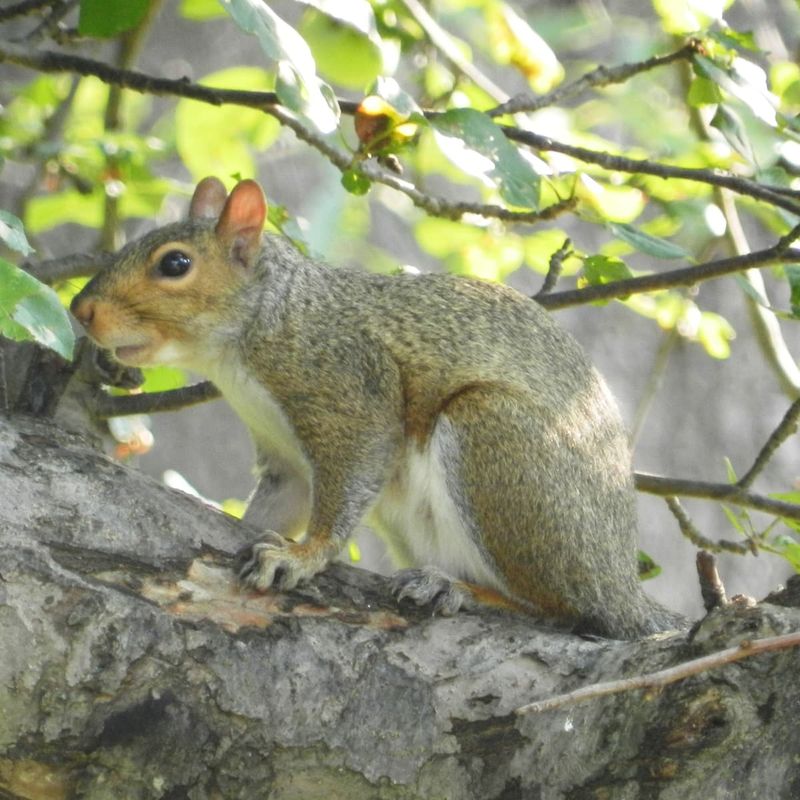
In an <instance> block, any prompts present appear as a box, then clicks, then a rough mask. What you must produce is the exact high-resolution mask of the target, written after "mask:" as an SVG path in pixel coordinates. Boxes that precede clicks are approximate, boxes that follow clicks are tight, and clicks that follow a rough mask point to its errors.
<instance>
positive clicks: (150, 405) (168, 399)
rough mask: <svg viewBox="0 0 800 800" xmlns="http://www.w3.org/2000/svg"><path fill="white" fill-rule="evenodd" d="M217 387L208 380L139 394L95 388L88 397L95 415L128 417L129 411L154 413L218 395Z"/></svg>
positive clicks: (201, 401) (105, 417) (204, 400)
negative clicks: (162, 390)
mask: <svg viewBox="0 0 800 800" xmlns="http://www.w3.org/2000/svg"><path fill="white" fill-rule="evenodd" d="M220 396H221V394H220V391H219V389H217V387H216V386H214V384H213V383H211V382H210V381H202V382H201V383H195V384H193V385H192V386H184V387H182V388H180V389H170V390H168V391H165V392H142V393H141V394H128V395H110V394H106V393H105V392H102V391H98V392H97V394H96V395H94V396H93V397H92V398H91V399H90V400H89V403H88V405H89V407H90V410H91V413H92V414H93V415H94V416H95V417H97V418H98V419H108V418H109V417H127V416H130V415H132V414H155V413H159V412H161V411H177V410H178V409H181V408H187V407H188V406H195V405H199V404H200V403H206V402H208V401H209V400H216V399H217V398H218V397H220Z"/></svg>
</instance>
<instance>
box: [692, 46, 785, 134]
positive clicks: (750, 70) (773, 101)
mask: <svg viewBox="0 0 800 800" xmlns="http://www.w3.org/2000/svg"><path fill="white" fill-rule="evenodd" d="M692 61H693V63H694V65H695V69H696V70H697V72H698V73H699V74H700V75H702V76H703V77H705V78H708V79H709V80H712V81H714V83H716V84H717V85H718V86H720V87H721V88H722V89H724V90H725V91H726V92H728V93H729V94H731V95H733V96H734V97H735V98H737V99H738V100H741V101H742V103H744V104H745V105H746V106H747V108H749V109H750V111H752V113H753V114H754V115H755V116H756V117H757V118H758V119H760V120H761V121H762V122H765V123H766V124H767V125H770V126H772V127H774V126H775V125H776V124H777V117H776V114H775V109H776V107H777V98H776V97H775V95H773V94H772V93H771V92H770V91H769V89H768V88H767V76H766V73H765V72H764V70H763V69H761V67H759V66H758V65H757V64H754V63H753V62H752V61H747V60H746V59H744V58H736V59H734V60H733V63H732V65H731V66H724V65H722V64H719V63H716V62H715V61H713V60H712V59H710V58H706V57H705V56H702V55H700V54H699V53H695V54H694V56H693V57H692Z"/></svg>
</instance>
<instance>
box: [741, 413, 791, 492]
mask: <svg viewBox="0 0 800 800" xmlns="http://www.w3.org/2000/svg"><path fill="white" fill-rule="evenodd" d="M798 419H800V398H798V399H797V400H795V401H794V402H793V403H792V404H791V406H789V410H788V411H787V412H786V414H784V416H783V419H782V420H781V421H780V423H779V424H778V427H777V428H775V430H774V431H773V432H772V433H771V434H770V437H769V439H767V441H766V443H765V444H764V446H763V447H762V448H761V452H759V454H758V455H757V456H756V460H755V461H754V462H753V466H752V467H750V469H749V470H747V472H746V473H745V474H744V475H743V476H742V477H741V478H740V479H739V481H738V482H737V484H736V485H737V486H738V487H739V488H740V489H747V488H749V487H750V486H751V485H752V483H753V481H754V480H755V479H756V477H757V476H758V474H759V473H760V472H761V471H762V470H763V469H764V467H765V466H766V465H767V463H768V462H769V460H770V459H771V458H772V456H773V455H774V454H775V451H776V450H777V449H778V448H779V447H780V446H781V445H782V444H783V443H784V442H785V441H786V440H787V439H788V438H789V437H790V436H791V435H792V434H793V433H796V432H797V423H798Z"/></svg>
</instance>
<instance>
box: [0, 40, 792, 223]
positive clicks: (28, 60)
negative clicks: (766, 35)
mask: <svg viewBox="0 0 800 800" xmlns="http://www.w3.org/2000/svg"><path fill="white" fill-rule="evenodd" d="M2 61H6V62H9V63H12V64H17V65H19V66H25V67H29V68H30V69H35V70H38V71H40V72H75V73H77V74H79V75H93V76H95V77H97V78H99V79H100V80H102V81H103V82H105V83H108V84H114V85H119V86H122V87H123V88H127V89H132V90H134V91H138V92H143V93H149V94H153V95H159V96H164V95H167V96H175V97H186V98H189V99H193V100H199V101H201V102H204V103H210V104H212V105H222V104H224V103H231V104H235V105H241V106H245V107H248V108H257V109H260V110H262V111H264V112H265V113H267V114H270V115H272V116H273V117H275V118H276V119H278V120H279V121H280V122H282V123H283V124H284V125H287V126H288V127H290V128H291V129H292V130H293V131H294V132H295V134H296V135H297V136H298V137H299V138H301V139H303V140H304V141H306V142H308V143H309V144H311V145H312V146H313V147H315V148H317V149H318V150H319V151H320V152H321V153H322V154H323V155H325V156H326V157H327V158H329V159H330V160H331V162H332V163H333V164H335V165H336V166H337V167H339V168H340V169H350V168H352V167H353V166H354V164H353V160H352V158H351V157H350V155H349V154H345V153H341V152H340V151H337V150H336V149H335V148H333V147H331V146H330V145H328V144H327V143H325V142H324V141H323V140H322V138H321V137H318V136H315V135H314V134H312V133H311V132H310V131H308V130H306V129H305V128H304V127H303V126H302V124H301V123H300V122H299V121H298V120H297V118H296V117H294V116H293V115H292V114H291V113H290V112H288V111H287V110H285V109H283V108H281V106H280V105H279V101H278V97H277V95H276V94H275V93H274V92H252V91H245V90H235V89H214V88H211V87H208V86H201V85H199V84H195V83H191V82H190V81H188V80H169V79H166V78H157V77H155V76H152V75H146V74H143V73H141V72H136V71H133V70H117V69H114V68H113V67H110V66H109V65H108V64H105V63H103V62H99V61H94V60H92V59H88V58H83V57H80V56H74V55H68V54H64V53H57V52H54V51H50V50H31V49H29V48H25V47H21V46H18V45H13V44H7V43H6V44H3V45H2V46H0V62H2ZM339 106H340V108H341V110H342V112H343V113H345V114H350V115H352V114H355V112H356V110H357V108H358V103H357V102H353V101H347V100H339ZM435 114H436V112H430V111H428V112H425V115H426V117H429V118H432V117H434V116H435ZM502 130H503V131H504V132H505V135H506V136H507V137H508V138H509V139H511V140H513V141H517V142H520V143H522V144H526V145H529V146H531V147H535V148H537V149H539V150H550V151H553V152H561V153H565V154H567V155H571V156H573V157H575V158H577V159H579V160H581V161H585V162H588V163H595V164H598V165H599V166H603V167H605V168H606V169H609V170H616V171H620V172H640V173H644V174H648V175H656V176H659V177H662V178H682V179H685V180H691V181H697V182H701V183H707V184H710V185H714V186H726V187H728V188H730V189H731V190H732V191H734V192H737V193H738V194H744V195H748V196H750V197H754V198H757V199H760V200H764V201H765V202H768V203H772V204H773V205H775V206H778V207H780V208H784V209H786V210H788V211H791V212H793V213H796V214H797V213H800V192H796V191H793V190H786V189H782V188H781V187H772V186H763V185H762V184H759V183H758V182H756V181H752V180H749V179H747V178H740V177H736V176H734V175H730V174H728V173H722V172H717V171H715V170H707V169H692V168H687V167H675V166H670V165H667V164H661V163H658V162H653V161H649V160H645V159H631V158H624V157H622V156H614V155H611V154H609V153H601V152H598V151H595V150H588V149H586V148H582V147H575V146H573V145H568V144H564V143H562V142H557V141H555V140H553V139H550V138H548V137H545V136H540V135H538V134H536V133H533V132H532V131H527V130H521V129H519V128H513V127H509V126H503V127H502ZM365 166H366V165H361V166H360V167H359V168H362V167H365ZM362 171H363V173H364V174H365V176H366V177H368V178H370V180H375V181H379V182H381V183H386V184H387V185H390V186H393V188H396V189H398V190H399V191H403V192H405V193H406V194H409V191H408V189H409V186H410V184H408V183H407V182H405V181H398V180H397V179H396V176H392V177H391V178H389V176H388V174H386V171H382V170H371V171H370V172H367V171H366V170H365V169H363V170H362ZM392 181H394V182H392ZM417 192H418V190H417ZM420 194H421V193H420ZM409 196H410V195H409ZM412 199H414V198H413V197H412ZM434 203H439V204H440V205H441V206H442V207H447V206H448V203H447V201H445V200H441V199H437V200H435V201H434ZM478 207H479V208H480V209H483V210H482V211H479V212H477V213H481V214H483V215H484V216H495V214H494V213H490V212H491V209H492V207H491V206H482V205H481V206H478ZM495 208H496V207H495ZM504 211H505V210H504ZM472 213H475V212H472ZM505 213H506V214H512V213H513V212H508V211H505ZM503 218H505V219H508V217H503ZM511 219H514V220H518V221H527V220H526V219H524V218H517V217H511Z"/></svg>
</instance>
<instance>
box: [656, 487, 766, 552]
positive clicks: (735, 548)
mask: <svg viewBox="0 0 800 800" xmlns="http://www.w3.org/2000/svg"><path fill="white" fill-rule="evenodd" d="M664 500H665V501H666V503H667V507H668V508H669V510H670V511H671V512H672V516H674V517H675V519H676V520H677V521H678V527H679V528H680V529H681V533H682V534H683V535H684V536H685V537H686V538H687V539H688V540H689V541H690V542H691V543H692V544H693V545H694V546H695V547H699V548H701V549H703V550H711V551H713V552H715V553H719V552H721V551H723V550H724V551H726V552H728V553H736V555H739V556H743V555H746V554H747V553H752V552H753V545H752V543H751V542H731V541H729V540H728V539H717V541H716V542H712V541H711V539H709V538H707V537H705V536H703V534H702V533H700V531H699V530H698V529H697V526H696V525H695V524H694V522H692V520H691V518H690V517H689V515H688V514H687V513H686V511H684V508H683V506H682V505H681V503H680V500H678V498H677V497H674V496H671V495H670V496H669V497H665V498H664Z"/></svg>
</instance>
